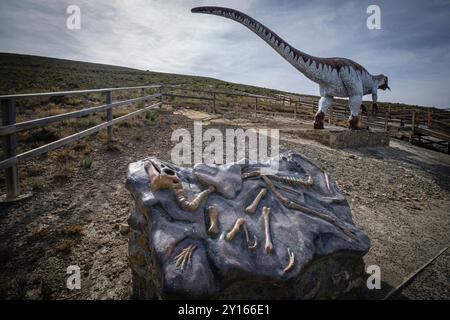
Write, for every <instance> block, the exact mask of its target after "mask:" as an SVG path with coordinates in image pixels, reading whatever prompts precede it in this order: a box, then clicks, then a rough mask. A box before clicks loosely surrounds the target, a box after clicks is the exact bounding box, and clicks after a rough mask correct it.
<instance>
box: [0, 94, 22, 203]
mask: <svg viewBox="0 0 450 320" xmlns="http://www.w3.org/2000/svg"><path fill="white" fill-rule="evenodd" d="M1 106H2V125H3V126H7V125H11V124H15V123H16V103H15V101H14V100H2V101H1ZM16 147H17V135H16V133H11V134H8V135H5V136H4V137H3V148H4V154H5V159H8V158H11V157H14V156H15V155H16ZM5 180H6V200H8V199H14V198H17V197H18V196H19V194H20V186H19V171H18V168H17V165H14V166H12V167H9V168H7V169H5Z"/></svg>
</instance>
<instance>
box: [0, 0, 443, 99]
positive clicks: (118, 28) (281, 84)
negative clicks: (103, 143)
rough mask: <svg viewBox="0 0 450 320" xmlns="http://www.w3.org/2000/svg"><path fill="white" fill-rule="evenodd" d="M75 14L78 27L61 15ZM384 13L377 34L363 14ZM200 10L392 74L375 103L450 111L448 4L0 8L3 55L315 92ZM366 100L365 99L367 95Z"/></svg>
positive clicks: (258, 46)
mask: <svg viewBox="0 0 450 320" xmlns="http://www.w3.org/2000/svg"><path fill="white" fill-rule="evenodd" d="M72 4H75V5H78V6H79V7H80V9H81V29H80V30H69V29H67V27H66V19H67V17H68V15H67V14H66V8H67V6H69V5H72ZM370 4H377V5H379V6H380V8H381V27H382V29H381V30H369V29H368V28H367V27H366V20H367V17H368V16H369V15H368V14H367V13H366V9H367V7H368V6H369V5H370ZM200 5H218V6H226V7H230V8H234V9H237V10H240V11H243V12H245V13H247V14H249V15H250V16H252V17H253V18H255V19H257V20H259V21H260V22H262V23H263V24H265V25H266V26H268V27H269V28H271V29H272V30H273V31H275V32H276V33H277V34H278V35H280V36H281V37H283V38H284V39H285V40H286V41H288V42H289V43H291V44H292V45H293V46H295V47H296V48H298V49H300V50H303V51H305V52H307V53H309V54H312V55H317V56H323V57H327V56H328V57H331V56H340V57H346V58H350V59H353V60H355V61H357V62H359V63H360V64H362V65H364V66H365V67H366V68H367V69H368V71H369V72H371V73H372V74H379V73H384V74H386V75H388V76H389V82H390V83H389V84H390V86H391V88H392V92H389V91H387V92H383V93H380V95H379V96H380V100H382V101H393V102H405V103H411V104H419V105H429V106H439V107H450V32H449V30H450V0H428V1H422V0H421V1H415V0H399V1H394V0H389V1H387V0H386V1H366V0H354V1H345V0H341V1H334V0H324V1H306V0H305V1H301V0H298V1H294V0H291V1H287V0H286V1H283V0H281V1H274V0H270V1H269V0H247V1H242V0H232V1H226V0H214V1H193V0H183V1H182V0H127V1H121V0H97V1H90V0H67V1H66V0H39V1H37V0H35V1H32V0H1V1H0V52H13V53H23V54H33V55H41V56H50V57H57V58H65V59H74V60H82V61H89V62H97V63H105V64H114V65H121V66H128V67H134V68H138V69H143V70H147V69H149V70H153V71H162V72H172V73H183V74H193V75H202V76H208V77H215V78H219V79H222V80H227V81H232V82H238V83H245V84H251V85H257V86H263V87H270V88H277V89H281V90H288V91H292V92H298V93H307V94H318V87H317V85H316V84H315V83H313V82H311V81H309V80H308V79H306V78H305V77H304V76H303V75H301V74H300V73H298V71H296V70H295V69H294V68H293V67H292V66H290V65H289V64H288V63H287V62H286V61H285V60H283V59H282V58H281V57H280V56H278V54H277V53H276V52H275V51H274V50H273V49H272V48H270V47H269V46H268V45H267V44H266V43H264V42H263V41H262V40H261V39H259V38H258V37H257V36H256V35H254V34H253V33H251V32H250V31H249V30H248V29H246V28H245V27H243V26H242V25H240V24H238V23H236V22H234V21H231V20H228V19H224V18H221V17H217V16H209V15H200V14H192V13H191V12H190V9H191V8H192V7H195V6H200ZM367 98H368V97H367Z"/></svg>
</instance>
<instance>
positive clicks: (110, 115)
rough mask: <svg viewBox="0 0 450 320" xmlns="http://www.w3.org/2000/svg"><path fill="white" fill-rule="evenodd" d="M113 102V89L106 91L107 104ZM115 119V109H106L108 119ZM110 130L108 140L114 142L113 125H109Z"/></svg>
mask: <svg viewBox="0 0 450 320" xmlns="http://www.w3.org/2000/svg"><path fill="white" fill-rule="evenodd" d="M111 103H112V91H107V92H106V104H111ZM112 119H113V110H112V108H108V109H106V121H111V120H112ZM107 132H108V142H112V140H113V128H112V126H108V127H107Z"/></svg>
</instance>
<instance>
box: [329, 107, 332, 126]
mask: <svg viewBox="0 0 450 320" xmlns="http://www.w3.org/2000/svg"><path fill="white" fill-rule="evenodd" d="M329 110H330V111H329V113H328V125H332V124H333V106H332V105H331V106H330V109H329Z"/></svg>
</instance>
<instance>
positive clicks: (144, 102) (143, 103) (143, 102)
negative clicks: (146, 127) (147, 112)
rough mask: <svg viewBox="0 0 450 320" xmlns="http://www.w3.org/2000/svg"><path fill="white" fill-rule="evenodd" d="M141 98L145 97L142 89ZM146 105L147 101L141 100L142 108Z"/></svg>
mask: <svg viewBox="0 0 450 320" xmlns="http://www.w3.org/2000/svg"><path fill="white" fill-rule="evenodd" d="M141 96H142V97H144V96H145V89H144V88H142V89H141ZM146 104H147V100H142V107H143V108H144V107H145V105H146Z"/></svg>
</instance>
